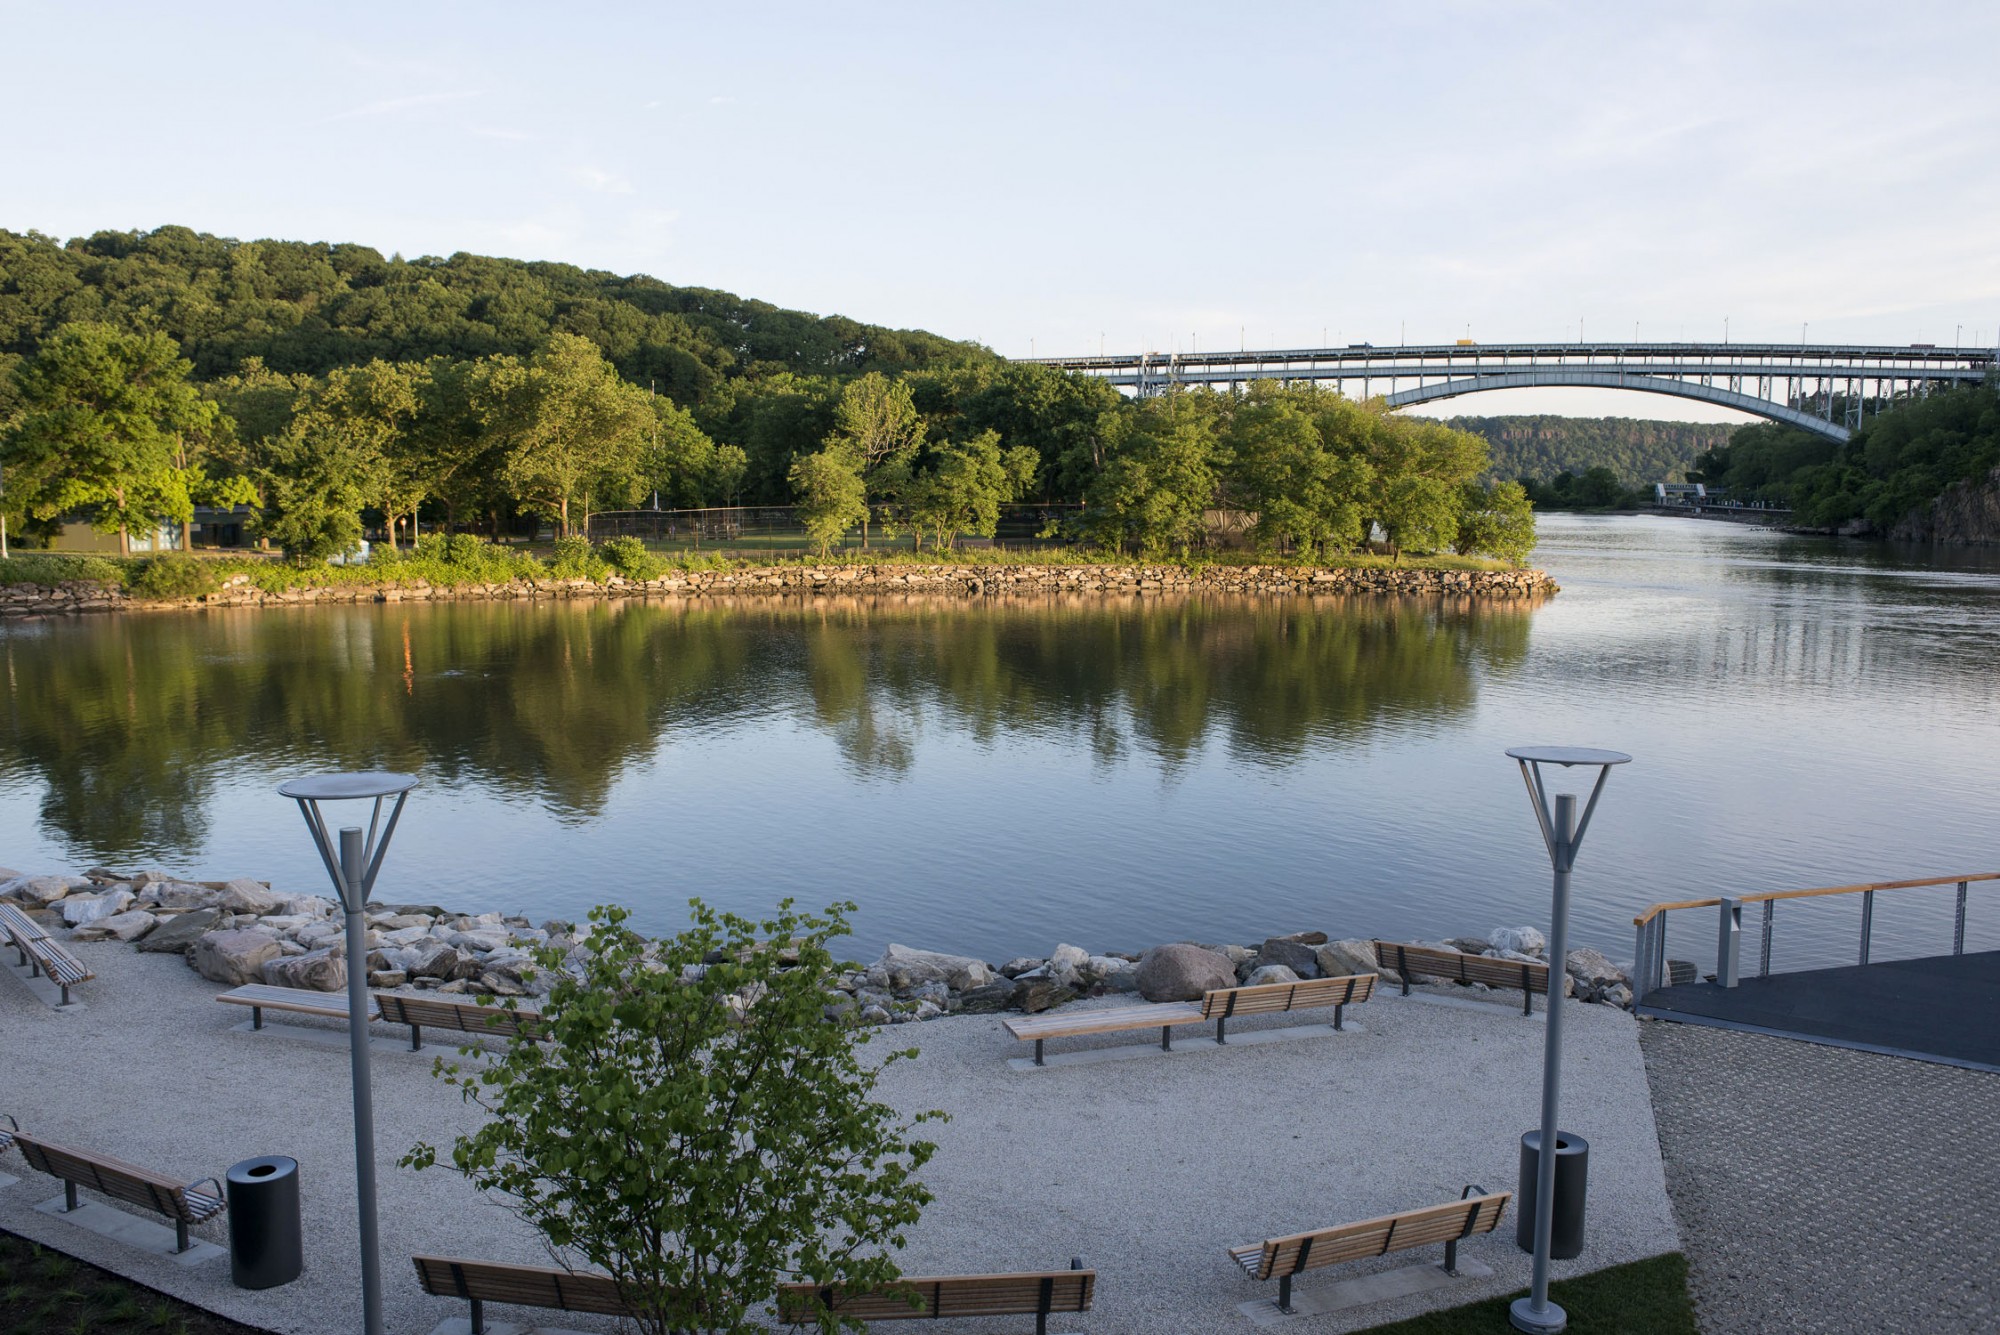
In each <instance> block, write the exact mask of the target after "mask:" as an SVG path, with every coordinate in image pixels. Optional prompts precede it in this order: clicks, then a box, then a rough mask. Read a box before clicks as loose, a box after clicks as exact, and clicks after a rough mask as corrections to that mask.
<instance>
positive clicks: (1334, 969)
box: [1313, 937, 1402, 983]
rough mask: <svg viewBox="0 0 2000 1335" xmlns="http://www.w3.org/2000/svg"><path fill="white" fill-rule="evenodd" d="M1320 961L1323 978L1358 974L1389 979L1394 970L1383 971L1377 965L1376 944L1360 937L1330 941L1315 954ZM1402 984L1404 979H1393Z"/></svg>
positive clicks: (1315, 957) (1314, 956)
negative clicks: (1374, 974) (1375, 974)
mask: <svg viewBox="0 0 2000 1335" xmlns="http://www.w3.org/2000/svg"><path fill="white" fill-rule="evenodd" d="M1313 958H1314V959H1315V960H1317V961H1319V972H1320V976H1321V977H1322V978H1346V977H1349V976H1350V975H1353V974H1357V973H1379V974H1382V975H1383V976H1384V977H1385V978H1387V977H1388V976H1389V975H1390V974H1393V973H1395V972H1396V971H1395V970H1394V969H1386V970H1385V969H1382V968H1379V967H1378V966H1377V965H1376V963H1375V943H1374V942H1373V941H1367V940H1363V939H1362V938H1360V937H1349V938H1347V939H1345V940H1341V941H1329V942H1327V943H1326V944H1325V945H1323V946H1321V947H1320V948H1319V949H1318V950H1315V951H1314V952H1313ZM1390 981H1391V982H1398V983H1400V982H1401V981H1402V979H1400V978H1392V979H1390Z"/></svg>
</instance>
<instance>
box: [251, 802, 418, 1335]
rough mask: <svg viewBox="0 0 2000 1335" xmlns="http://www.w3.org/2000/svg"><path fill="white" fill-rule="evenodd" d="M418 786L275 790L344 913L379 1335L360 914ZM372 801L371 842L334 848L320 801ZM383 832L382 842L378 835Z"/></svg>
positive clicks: (365, 1253) (365, 1222)
mask: <svg viewBox="0 0 2000 1335" xmlns="http://www.w3.org/2000/svg"><path fill="white" fill-rule="evenodd" d="M416 786H417V780H416V776H415V775H412V774H381V773H369V774H314V775H311V776H308V777H306V778H303V779H292V780H289V781H287V782H285V783H282V784H279V785H278V792H279V793H280V794H281V795H283V796H285V797H289V798H291V799H292V800H293V801H295V802H297V803H298V804H299V814H300V815H302V816H304V817H305V818H306V828H307V829H308V830H311V831H312V837H313V845H314V847H316V848H318V849H319V856H320V860H321V861H323V862H325V863H326V874H327V875H328V876H331V877H332V878H333V888H334V890H335V891H336V892H337V893H338V894H339V896H340V906H341V908H343V909H344V910H346V912H347V1048H348V1056H349V1065H350V1068H351V1069H352V1071H353V1075H354V1188H355V1191H354V1194H355V1201H356V1204H357V1206H358V1208H359V1211H360V1216H361V1313H362V1331H363V1332H364V1335H383V1330H382V1247H381V1240H380V1237H379V1236H378V1234H377V1231H376V1218H375V1216H376V1211H375V1097H374V1091H373V1085H372V1081H371V1079H370V1076H369V1070H368V923H367V920H366V918H365V917H363V910H365V909H366V908H367V906H368V894H369V892H370V891H372V890H373V889H374V888H375V877H376V875H377V874H378V873H380V872H381V870H382V856H383V854H385V853H387V852H388V851H389V840H390V838H391V837H392V836H393V835H394V834H395V833H396V822H397V821H399V820H401V819H402V817H403V802H404V801H405V800H406V799H407V798H408V797H409V795H410V789H412V788H414V787H416ZM391 797H393V798H395V799H396V805H395V806H394V807H393V808H391V809H390V812H389V823H388V824H387V825H386V826H385V825H383V824H382V803H383V801H384V800H385V799H387V798H391ZM370 798H372V799H374V802H375V811H374V815H373V816H371V817H370V819H369V821H368V837H367V838H366V839H364V838H362V835H361V828H360V827H359V826H356V825H348V826H343V827H342V828H341V831H340V842H339V851H338V853H337V854H336V852H335V845H334V841H333V839H332V838H331V837H330V836H329V835H328V834H327V829H326V818H325V817H324V816H323V815H321V814H320V809H319V804H320V803H321V802H350V801H361V800H366V799H370ZM377 831H380V834H381V838H380V839H379V840H378V839H377V838H376V834H377Z"/></svg>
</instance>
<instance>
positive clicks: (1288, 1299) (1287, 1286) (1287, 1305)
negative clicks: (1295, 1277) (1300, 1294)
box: [1278, 1275, 1293, 1316]
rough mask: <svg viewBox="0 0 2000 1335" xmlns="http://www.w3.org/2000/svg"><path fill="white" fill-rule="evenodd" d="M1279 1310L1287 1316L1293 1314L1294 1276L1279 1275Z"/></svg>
mask: <svg viewBox="0 0 2000 1335" xmlns="http://www.w3.org/2000/svg"><path fill="white" fill-rule="evenodd" d="M1278 1310H1279V1311H1280V1312H1283V1313H1284V1314H1285V1315H1286V1316H1291V1315H1293V1312H1292V1277H1291V1276H1290V1275H1280V1276H1278Z"/></svg>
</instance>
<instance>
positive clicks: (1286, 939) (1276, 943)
mask: <svg viewBox="0 0 2000 1335" xmlns="http://www.w3.org/2000/svg"><path fill="white" fill-rule="evenodd" d="M1305 935H1310V936H1317V937H1318V938H1319V939H1320V941H1324V940H1326V933H1324V932H1310V933H1305ZM1316 944H1317V943H1316V942H1313V943H1309V942H1305V941H1301V940H1299V939H1297V938H1296V937H1290V936H1274V937H1272V938H1271V939H1270V940H1268V941H1266V942H1265V943H1264V944H1263V945H1261V946H1259V947H1257V963H1258V965H1259V966H1263V965H1268V964H1277V965H1281V966H1283V967H1284V968H1287V969H1290V970H1291V971H1292V972H1293V974H1295V975H1296V976H1297V977H1298V978H1317V977H1319V958H1318V956H1317V955H1316V954H1315V952H1314V949H1313V947H1314V945H1316Z"/></svg>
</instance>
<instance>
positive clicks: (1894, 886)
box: [1632, 871, 2000, 927]
mask: <svg viewBox="0 0 2000 1335" xmlns="http://www.w3.org/2000/svg"><path fill="white" fill-rule="evenodd" d="M1962 881H1963V882H1970V881H2000V871H1981V872H1973V873H1971V874H1969V875H1964V876H1926V877H1924V878H1923V879H1922V880H1916V881H1871V882H1868V883H1867V884H1865V885H1823V886H1818V887H1815V888H1814V889H1811V890H1765V891H1762V892H1760V893H1758V894H1750V895H1735V896H1732V898H1734V899H1735V900H1736V901H1737V902H1738V903H1742V904H1762V903H1764V902H1766V901H1768V900H1774V899H1813V898H1816V897H1818V896H1820V895H1858V894H1863V893H1865V892H1867V891H1871V890H1920V889H1923V888H1924V887H1926V886H1932V885H1957V884H1959V883H1960V882H1962ZM1722 899H1723V897H1722V896H1720V895H1717V896H1715V897H1713V898H1710V899H1680V900H1675V901H1674V902H1673V903H1671V904H1655V905H1653V906H1652V907H1650V908H1648V909H1647V910H1646V911H1645V912H1644V913H1641V914H1640V915H1639V916H1638V917H1636V918H1634V919H1632V925H1633V926H1634V927H1644V926H1645V925H1646V924H1647V923H1649V922H1651V921H1652V920H1653V919H1654V918H1657V917H1658V916H1660V915H1661V914H1662V913H1666V912H1668V911H1670V910H1673V909H1712V908H1714V907H1715V906H1716V905H1718V904H1720V903H1721V902H1722Z"/></svg>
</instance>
